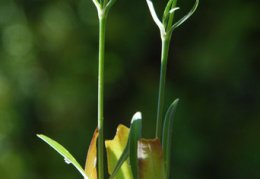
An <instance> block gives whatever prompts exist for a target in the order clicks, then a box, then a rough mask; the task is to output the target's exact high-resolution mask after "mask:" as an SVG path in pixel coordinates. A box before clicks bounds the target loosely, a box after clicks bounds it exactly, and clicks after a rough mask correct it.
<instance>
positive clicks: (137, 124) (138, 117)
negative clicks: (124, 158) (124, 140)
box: [129, 112, 142, 178]
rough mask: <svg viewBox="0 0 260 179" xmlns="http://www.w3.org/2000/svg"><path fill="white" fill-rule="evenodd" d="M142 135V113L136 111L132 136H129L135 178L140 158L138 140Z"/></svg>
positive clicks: (132, 122) (132, 125) (132, 123)
mask: <svg viewBox="0 0 260 179" xmlns="http://www.w3.org/2000/svg"><path fill="white" fill-rule="evenodd" d="M141 135H142V114H141V113H140V112H137V113H135V115H134V116H133V118H132V121H131V127H130V136H129V149H130V165H131V169H132V172H133V176H134V178H138V159H137V149H138V140H139V139H140V138H141Z"/></svg>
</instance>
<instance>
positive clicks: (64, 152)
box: [37, 134, 88, 179]
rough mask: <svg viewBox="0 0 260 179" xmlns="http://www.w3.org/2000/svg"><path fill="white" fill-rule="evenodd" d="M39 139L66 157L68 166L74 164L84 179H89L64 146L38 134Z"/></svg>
mask: <svg viewBox="0 0 260 179" xmlns="http://www.w3.org/2000/svg"><path fill="white" fill-rule="evenodd" d="M37 137H39V138H40V139H42V140H43V141H44V142H46V143H47V144H48V145H50V146H51V147H52V148H53V149H54V150H56V151H57V152H58V153H59V154H60V155H62V156H63V157H64V160H65V162H66V163H67V164H72V165H73V166H74V167H75V168H76V169H77V170H78V171H79V172H80V173H81V175H82V176H83V177H84V179H88V177H87V175H86V174H85V171H84V170H83V169H82V167H81V166H80V164H79V163H78V162H77V160H76V159H75V158H74V157H73V156H72V155H71V154H70V153H69V151H68V150H67V149H65V148H64V147H63V146H62V145H60V144H59V143H58V142H56V141H54V140H52V139H51V138H49V137H47V136H45V135H42V134H37Z"/></svg>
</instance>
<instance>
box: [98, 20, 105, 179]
mask: <svg viewBox="0 0 260 179" xmlns="http://www.w3.org/2000/svg"><path fill="white" fill-rule="evenodd" d="M105 30H106V17H104V16H100V17H99V64H98V131H99V137H98V178H99V179H104V128H103V127H104V60H105V59H104V54H105Z"/></svg>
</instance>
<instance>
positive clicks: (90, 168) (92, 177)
mask: <svg viewBox="0 0 260 179" xmlns="http://www.w3.org/2000/svg"><path fill="white" fill-rule="evenodd" d="M97 138H98V129H96V130H95V132H94V134H93V137H92V140H91V142H90V145H89V148H88V155H87V159H86V165H85V172H86V174H87V176H88V177H89V179H97Z"/></svg>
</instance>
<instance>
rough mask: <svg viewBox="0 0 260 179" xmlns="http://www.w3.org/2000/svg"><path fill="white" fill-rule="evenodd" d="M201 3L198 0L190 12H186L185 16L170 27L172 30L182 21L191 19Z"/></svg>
mask: <svg viewBox="0 0 260 179" xmlns="http://www.w3.org/2000/svg"><path fill="white" fill-rule="evenodd" d="M198 5H199V0H196V2H195V4H194V6H193V7H192V8H191V10H190V11H189V13H188V14H186V15H185V16H184V17H183V18H181V19H180V20H179V21H177V22H176V23H175V24H173V26H172V27H171V28H170V30H169V31H170V32H171V31H173V30H174V29H176V28H177V27H179V26H180V25H181V24H182V23H184V22H185V21H186V20H187V19H189V18H190V17H191V16H192V15H193V13H194V12H195V11H196V9H197V7H198Z"/></svg>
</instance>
